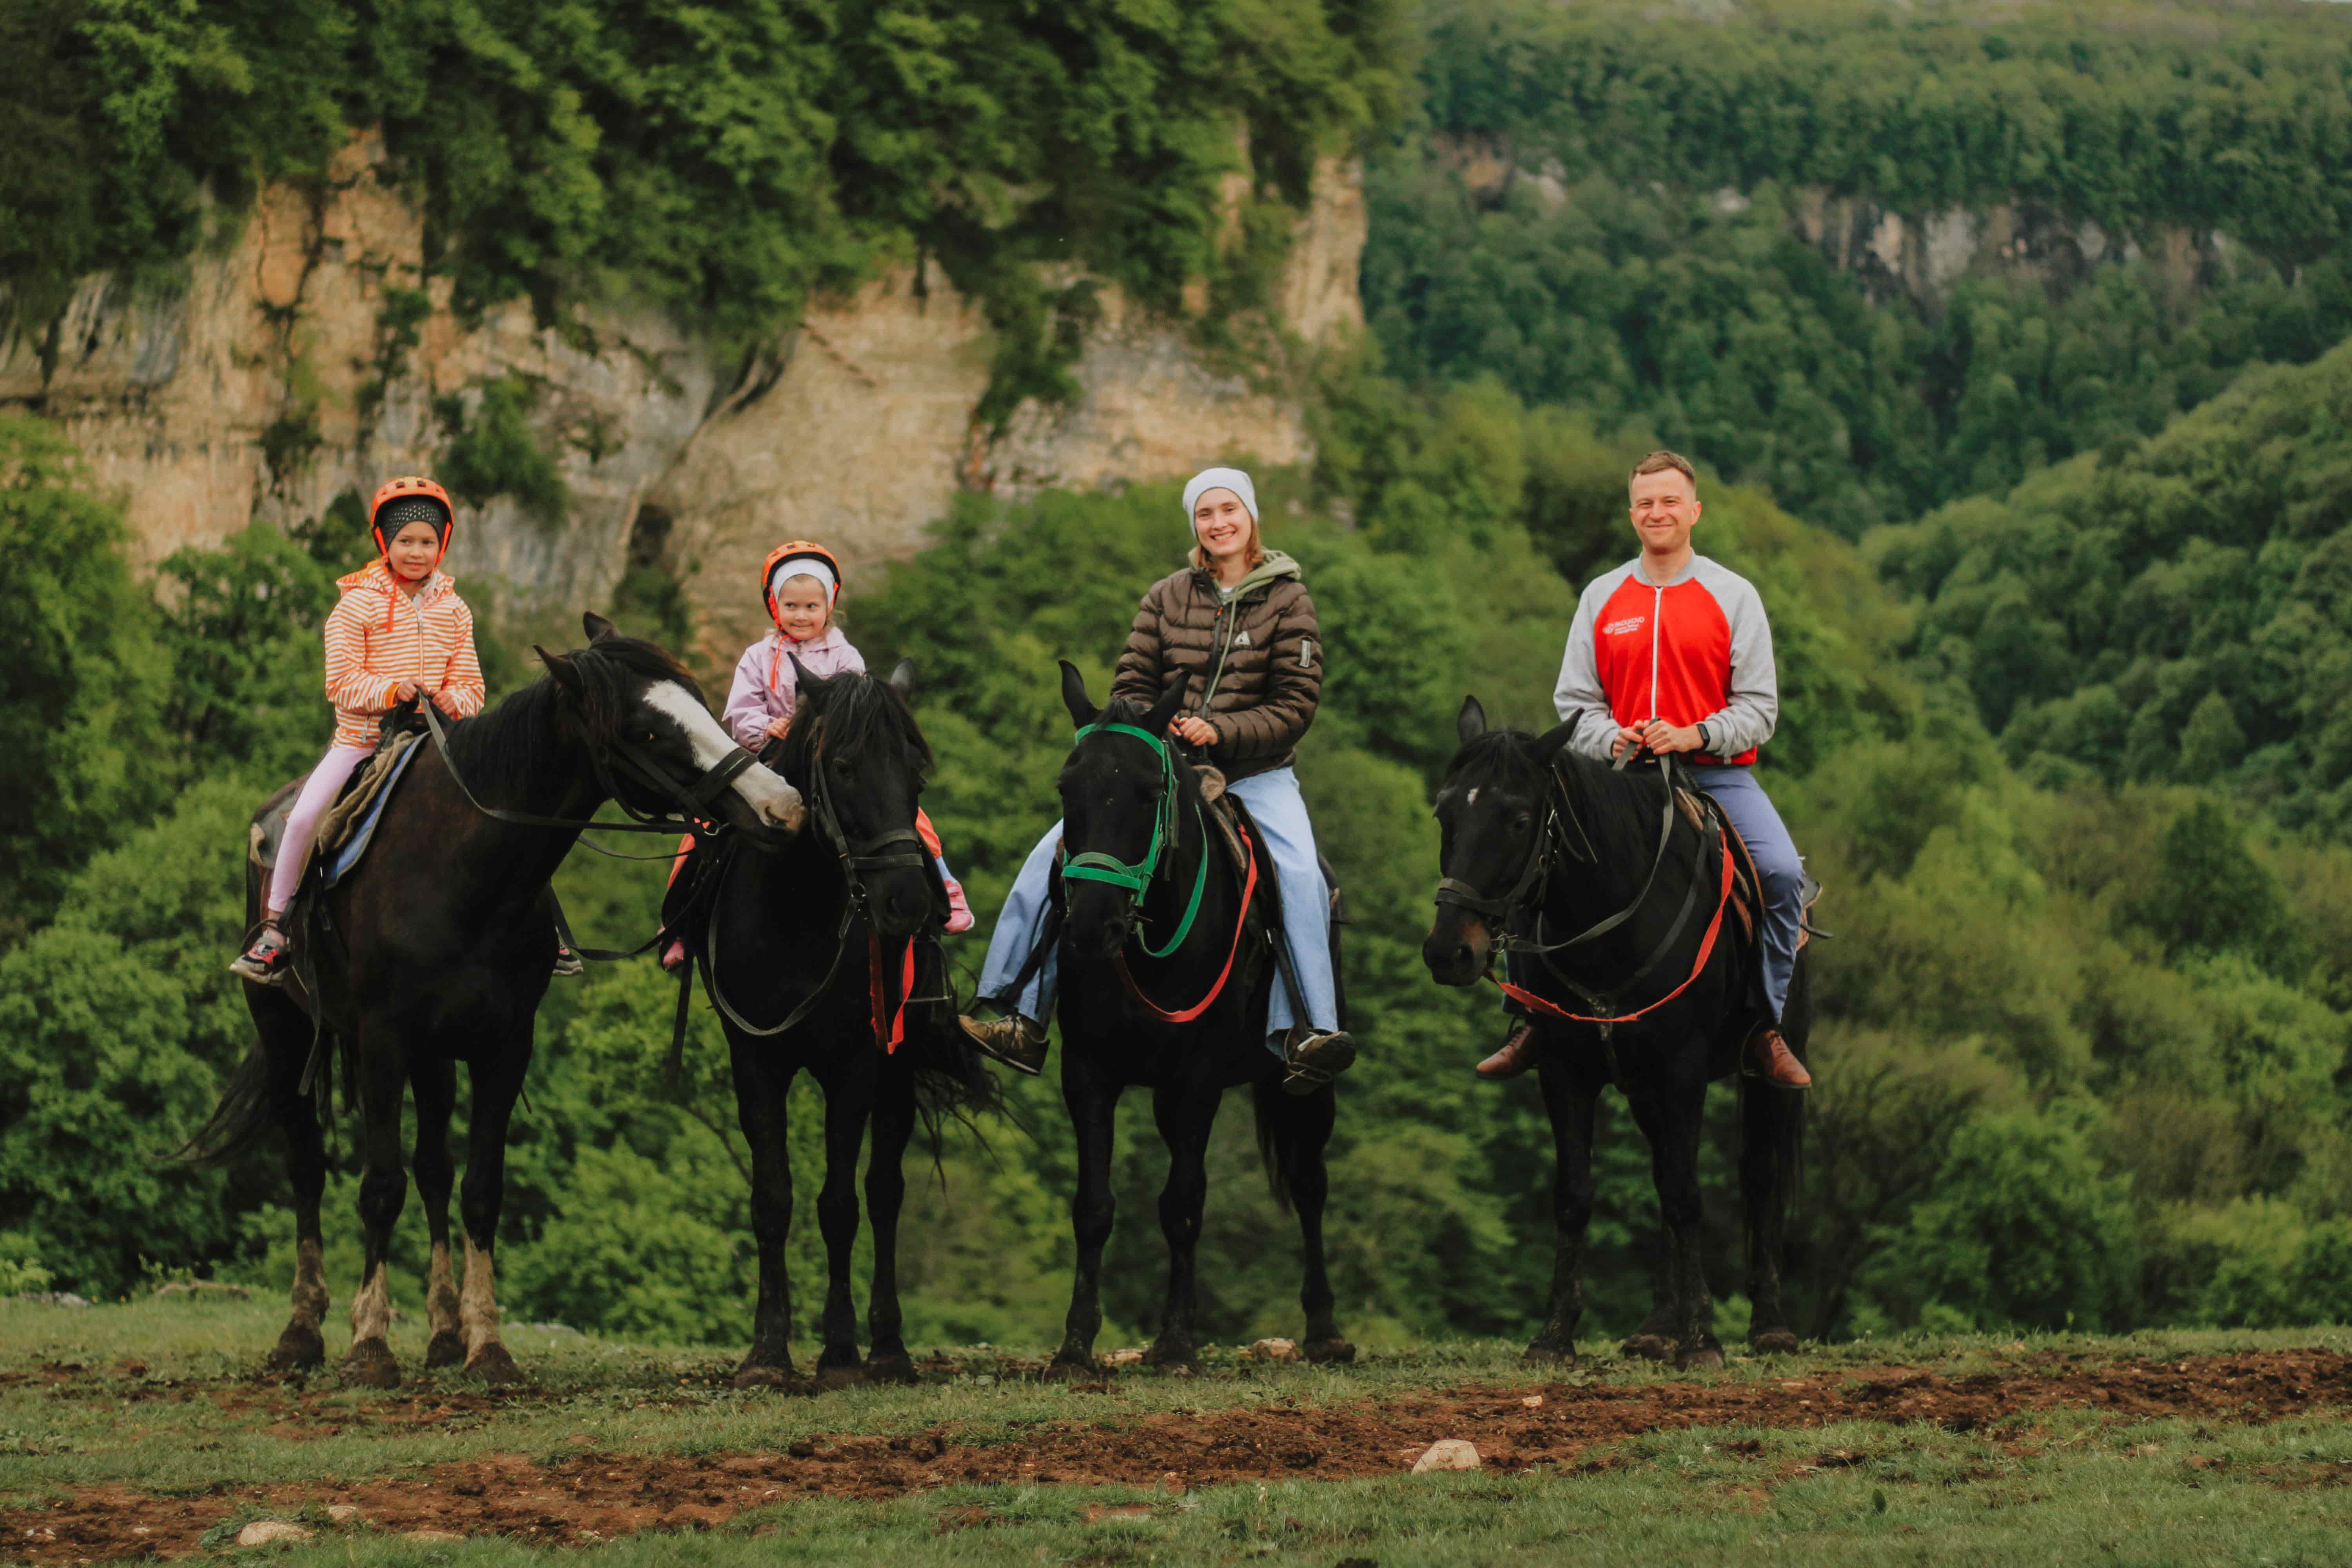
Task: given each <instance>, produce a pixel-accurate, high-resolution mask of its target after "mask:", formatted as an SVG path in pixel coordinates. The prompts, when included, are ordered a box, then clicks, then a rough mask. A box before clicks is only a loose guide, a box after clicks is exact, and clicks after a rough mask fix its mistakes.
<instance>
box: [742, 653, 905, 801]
mask: <svg viewBox="0 0 2352 1568" xmlns="http://www.w3.org/2000/svg"><path fill="white" fill-rule="evenodd" d="M805 695H806V689H805V688H803V696H805ZM811 706H812V707H814V708H815V711H814V713H812V714H810V715H809V716H810V717H811V718H812V719H814V722H813V723H805V724H804V723H800V722H797V721H795V722H794V723H793V726H792V728H791V729H789V730H787V731H784V742H783V748H782V752H780V753H779V754H778V756H777V759H776V760H777V762H778V763H780V764H781V765H782V769H783V773H784V775H785V776H786V777H787V778H795V779H805V778H807V777H808V776H809V768H810V765H811V764H812V763H814V760H815V757H816V751H817V748H818V747H819V746H827V747H834V748H838V749H839V752H840V754H844V755H848V756H858V755H863V754H866V753H869V752H881V753H884V754H889V753H891V752H894V751H895V752H896V754H897V755H898V756H899V757H901V758H903V759H904V760H905V762H906V764H907V766H908V767H909V768H911V769H912V770H913V771H914V773H916V775H917V776H921V775H923V774H926V773H929V772H930V771H931V765H932V762H933V758H932V755H931V745H930V742H929V741H926V740H924V739H923V731H922V727H921V726H920V725H919V724H917V723H916V722H915V715H914V712H913V711H912V710H910V709H908V706H907V704H906V700H904V699H903V698H901V697H900V696H899V695H898V692H897V691H896V690H895V689H892V687H891V685H890V683H889V682H888V681H887V680H882V679H877V678H875V677H874V676H871V675H868V674H866V673H865V672H863V671H856V670H852V671H845V672H844V673H842V674H840V675H836V676H832V677H830V678H827V679H824V697H823V698H822V699H821V700H820V702H819V703H816V704H811Z"/></svg>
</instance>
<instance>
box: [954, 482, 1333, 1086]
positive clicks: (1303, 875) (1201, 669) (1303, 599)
mask: <svg viewBox="0 0 2352 1568" xmlns="http://www.w3.org/2000/svg"><path fill="white" fill-rule="evenodd" d="M1184 512H1185V515H1186V517H1187V518H1189V519H1190V520H1191V522H1192V564H1191V565H1190V566H1188V567H1186V568H1184V569H1183V570H1181V571H1179V572H1174V573H1171V574H1169V575H1168V576H1166V577H1163V578H1161V579H1160V581H1159V582H1157V583H1154V584H1152V585H1151V589H1150V592H1149V593H1147V594H1145V595H1143V603H1142V604H1141V605H1139V607H1138V608H1137V610H1136V612H1135V624H1134V626H1132V627H1131V628H1129V632H1128V634H1127V648H1126V651H1125V652H1123V653H1121V654H1120V655H1119V659H1118V674H1117V675H1116V676H1115V677H1114V678H1113V679H1112V682H1111V695H1112V696H1113V697H1115V698H1125V699H1127V700H1129V701H1130V702H1134V703H1136V704H1139V706H1142V707H1145V708H1149V707H1151V706H1153V705H1154V704H1156V703H1157V702H1158V701H1159V700H1160V697H1161V696H1162V695H1163V694H1164V693H1165V692H1166V691H1167V689H1168V688H1169V685H1170V684H1171V682H1172V681H1174V680H1175V679H1178V678H1179V677H1180V676H1182V675H1187V674H1189V675H1190V676H1191V678H1192V683H1191V686H1190V687H1189V689H1188V692H1187V695H1186V697H1185V700H1184V705H1183V707H1182V709H1181V710H1180V711H1179V712H1178V714H1177V716H1176V717H1175V719H1173V720H1172V721H1171V722H1170V723H1169V726H1168V729H1169V732H1170V733H1171V735H1173V736H1174V737H1175V738H1176V739H1178V740H1181V741H1183V742H1186V743H1187V744H1189V745H1191V746H1192V747H1194V748H1196V749H1198V750H1201V751H1204V752H1206V753H1207V755H1208V758H1209V760H1210V761H1211V762H1213V763H1215V764H1216V765H1217V767H1218V768H1219V769H1220V770H1222V771H1223V773H1224V775H1225V781H1226V785H1227V787H1228V788H1230V789H1231V790H1232V791H1233V793H1234V795H1237V796H1239V797H1240V798H1241V800H1242V801H1243V803H1244V804H1245V805H1247V806H1248V807H1249V811H1250V816H1251V818H1252V819H1253V820H1254V821H1255V823H1256V824H1257V827H1258V832H1259V834H1260V836H1261V837H1263V839H1264V841H1265V848H1266V853H1267V857H1268V858H1270V859H1271V860H1273V862H1274V866H1275V874H1276V879H1277V880H1278V882H1279V884H1280V888H1281V892H1282V914H1283V921H1282V923H1283V936H1284V940H1285V941H1286V942H1287V943H1288V945H1289V948H1290V958H1291V967H1292V969H1293V971H1294V972H1295V973H1297V977H1298V988H1299V990H1300V992H1301V993H1303V996H1302V1000H1303V1002H1304V1005H1305V1010H1306V1013H1307V1016H1306V1017H1305V1018H1303V1019H1301V1018H1298V1017H1297V1016H1295V1011H1296V1010H1295V1009H1294V1007H1293V1006H1292V1003H1291V997H1290V994H1289V988H1288V987H1287V986H1285V985H1281V984H1277V985H1276V986H1275V987H1274V990H1273V995H1272V998H1271V1000H1270V1001H1269V1003H1268V1005H1267V1008H1266V1044H1267V1046H1268V1047H1269V1048H1271V1049H1272V1050H1274V1051H1275V1053H1276V1055H1278V1056H1280V1057H1282V1058H1283V1059H1284V1061H1285V1062H1286V1064H1287V1065H1288V1068H1289V1071H1288V1072H1287V1073H1286V1074H1285V1075H1284V1080H1283V1087H1284V1088H1286V1089H1290V1090H1291V1091H1292V1092H1294V1093H1299V1094H1305V1093H1309V1092H1311V1091H1312V1090H1314V1089H1317V1088H1318V1087H1320V1086H1321V1085H1323V1084H1327V1083H1328V1082H1330V1081H1331V1079H1332V1078H1333V1077H1334V1076H1335V1075H1336V1074H1338V1073H1340V1072H1343V1071H1345V1070H1346V1069H1347V1068H1348V1066H1349V1064H1350V1063H1351V1062H1353V1061H1354V1060H1355V1057H1356V1047H1355V1042H1354V1041H1352V1040H1351V1039H1349V1037H1348V1036H1347V1035H1345V1034H1344V1033H1342V1032H1341V1031H1340V1029H1339V987H1338V985H1337V984H1336V983H1335V979H1334V976H1333V975H1332V973H1331V904H1330V898H1329V894H1328V889H1326V888H1325V887H1324V884H1323V873H1322V869H1321V866H1320V863H1319V862H1318V859H1317V858H1316V853H1315V829H1314V826H1313V825H1312V824H1311V823H1309V822H1308V820H1307V802H1306V800H1305V799H1304V798H1303V797H1302V796H1301V795H1299V793H1298V776H1297V774H1296V773H1293V772H1292V771H1291V765H1290V764H1291V759H1292V756H1293V754H1294V752H1296V750H1297V745H1298V741H1299V737H1301V736H1303V735H1305V734H1306V733H1307V726H1308V725H1309V724H1312V723H1313V722H1314V721H1315V704H1316V701H1317V700H1318V698H1319V697H1320V696H1321V695H1322V689H1323V647H1322V634H1321V632H1320V630H1319V629H1318V626H1317V625H1316V622H1315V601H1314V600H1313V599H1311V598H1309V597H1308V596H1307V586H1306V584H1305V583H1303V582H1302V581H1301V580H1300V574H1299V570H1298V563H1297V562H1296V561H1293V560H1292V559H1291V558H1290V557H1289V556H1287V555H1286V554H1284V553H1283V552H1281V551H1278V550H1276V551H1267V550H1265V549H1263V548H1262V547H1261V546H1260V544H1259V542H1258V526H1257V492H1256V489H1255V486H1253V485H1252V484H1251V482H1250V477H1249V476H1248V475H1247V474H1245V473H1244V472H1242V471H1241V470H1240V469H1239V468H1208V469H1204V470H1203V471H1202V472H1201V473H1199V474H1197V475H1195V476H1194V477H1193V479H1192V483H1190V484H1188V485H1186V486H1185V487H1184ZM1061 837H1062V828H1061V824H1059V823H1055V825H1054V826H1053V828H1052V829H1051V830H1050V831H1049V832H1047V834H1046V835H1045V837H1044V838H1043V839H1041V840H1040V841H1039V842H1038V845H1037V847H1036V848H1035V849H1034V850H1032V851H1031V852H1030V855H1029V858H1028V860H1027V861H1026V862H1025V863H1024V865H1023V866H1022V868H1021V875H1020V876H1019V877H1018V878H1017V879H1015V880H1014V882H1013V890H1012V892H1011V893H1009V894H1007V895H1006V897H1005V900H1004V912H1003V914H1002V915H1001V916H999V917H998V919H997V922H996V931H995V934H994V935H993V936H992V938H991V939H990V942H989V947H988V962H987V963H986V964H985V965H983V966H982V970H981V975H980V987H979V992H980V994H981V995H982V997H984V998H986V999H988V1000H989V1001H991V1002H992V1003H993V1004H994V1005H996V1006H997V1007H998V1009H999V1010H1000V1011H1002V1012H1003V1015H1004V1016H1003V1017H1002V1018H1000V1019H997V1020H995V1021H993V1022H990V1023H981V1022H978V1021H976V1020H974V1019H971V1018H966V1019H964V1020H963V1026H964V1029H965V1031H966V1032H967V1033H968V1034H970V1035H971V1037H972V1040H973V1041H974V1043H975V1044H977V1045H978V1046H979V1047H980V1048H981V1049H982V1050H983V1051H985V1052H986V1053H987V1054H988V1055H990V1056H992V1057H994V1058H996V1059H997V1060H999V1061H1002V1062H1004V1063H1005V1064H1007V1065H1008V1066H1011V1067H1013V1068H1019V1069H1020V1070H1021V1071H1023V1072H1027V1073H1034V1072H1036V1071H1037V1070H1038V1069H1039V1068H1042V1067H1043V1066H1044V1065H1045V1024H1044V1019H1045V1016H1046V1015H1047V1014H1048V1013H1050V1012H1051V1011H1052V1010H1053V997H1054V982H1055V973H1054V969H1055V964H1054V955H1052V954H1050V953H1049V954H1047V955H1046V957H1045V963H1043V965H1042V966H1041V968H1040V971H1039V973H1038V974H1037V976H1036V978H1035V979H1034V981H1033V982H1032V984H1031V985H1030V987H1029V989H1028V990H1026V991H1025V992H1024V993H1023V994H1021V995H1019V996H1011V995H1006V994H1004V993H1006V992H1008V991H1010V990H1011V989H1012V987H1013V982H1014V980H1015V979H1016V978H1017V976H1018V974H1019V973H1020V970H1021V966H1022V964H1023V963H1024V962H1025V961H1026V960H1027V958H1028V956H1029V952H1030V950H1031V949H1032V948H1033V947H1034V945H1035V944H1036V942H1037V936H1038V932H1039V931H1041V930H1042V929H1043V928H1044V922H1045V912H1046V889H1047V885H1048V879H1049V875H1050V872H1051V870H1052V868H1053V863H1054V856H1055V851H1056V850H1057V849H1058V847H1060V843H1061Z"/></svg>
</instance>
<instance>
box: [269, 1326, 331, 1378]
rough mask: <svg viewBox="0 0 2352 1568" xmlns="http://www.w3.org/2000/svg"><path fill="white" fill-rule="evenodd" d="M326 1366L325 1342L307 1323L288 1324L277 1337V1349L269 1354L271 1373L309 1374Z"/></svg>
mask: <svg viewBox="0 0 2352 1568" xmlns="http://www.w3.org/2000/svg"><path fill="white" fill-rule="evenodd" d="M326 1364H327V1342H326V1340H325V1339H324V1338H323V1337H322V1336H321V1335H320V1332H319V1331H318V1330H316V1329H314V1328H312V1327H310V1325H309V1324H307V1323H289V1324H288V1325H287V1326H286V1331H285V1332H284V1333H282V1334H280V1335H278V1348H277V1349H275V1350H273V1351H271V1352H269V1362H268V1366H269V1370H270V1371H272V1372H309V1371H310V1370H311V1369H312V1368H313V1367H320V1366H324V1365H326Z"/></svg>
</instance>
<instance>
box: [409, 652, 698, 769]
mask: <svg viewBox="0 0 2352 1568" xmlns="http://www.w3.org/2000/svg"><path fill="white" fill-rule="evenodd" d="M563 658H564V659H565V661H566V662H567V663H569V664H570V665H571V667H572V672H573V673H574V674H575V675H577V676H578V677H579V679H580V689H581V692H582V695H583V698H584V701H583V709H584V711H583V716H582V717H583V723H584V726H585V729H586V731H587V738H588V742H589V743H590V744H591V745H603V744H604V743H606V742H610V741H612V740H614V738H615V737H616V736H617V734H618V732H619V730H620V728H621V725H622V722H623V720H624V718H625V710H626V709H627V707H628V706H629V704H630V702H631V700H633V699H634V698H635V695H636V693H637V691H638V689H640V688H641V687H642V686H643V685H644V684H645V683H646V682H650V681H656V680H675V681H677V682H678V683H679V684H681V685H683V686H684V687H685V688H686V689H688V691H691V692H692V693H694V700H696V701H698V702H704V703H705V704H706V706H707V705H708V704H707V700H706V699H705V698H704V697H703V695H702V687H701V685H700V684H699V683H698V682H697V681H696V679H694V677H693V675H692V674H691V673H689V672H688V669H687V668H686V667H685V666H684V665H682V664H680V663H678V661H677V659H676V658H672V657H671V656H670V654H669V653H668V652H667V650H666V649H664V648H662V647H657V646H656V645H655V644H653V643H649V642H646V641H644V640H642V639H640V638H637V637H606V638H604V640H603V641H602V642H599V643H596V644H594V645H593V646H591V647H583V648H580V649H578V650H576V651H574V652H572V653H569V654H566V655H564V656H563ZM562 690H563V688H562V687H561V686H560V685H558V684H557V683H556V680H555V678H554V677H553V676H552V675H542V676H541V677H540V678H539V679H537V680H534V681H532V682H531V683H530V685H529V686H526V687H524V688H523V689H521V690H520V691H516V692H513V693H510V694H509V695H508V696H506V697H504V698H501V699H500V700H499V701H498V703H497V704H496V705H495V706H493V707H491V708H490V709H488V710H486V711H484V712H482V713H480V714H478V715H477V716H475V717H474V718H471V719H467V720H463V721H460V722H458V723H456V724H453V725H451V726H450V727H449V755H450V758H451V760H452V761H454V762H455V763H457V768H458V771H459V772H460V773H462V774H463V775H464V777H465V780H466V783H467V784H468V785H469V786H470V787H471V788H472V789H473V790H474V791H475V792H476V793H477V794H485V793H487V794H495V795H505V796H508V797H509V798H512V797H515V796H517V795H521V794H523V793H525V792H526V791H528V790H530V788H531V787H532V786H534V785H535V784H540V783H541V782H543V781H544V780H546V779H547V778H548V777H550V776H551V774H553V773H556V772H558V771H560V770H562V769H563V768H566V767H568V766H570V765H571V763H570V760H569V758H568V757H567V756H566V755H565V749H566V748H565V742H564V738H563V736H562V732H561V731H562V726H561V725H559V724H558V723H557V721H556V706H555V705H556V699H557V698H558V696H559V695H560V694H561V693H562Z"/></svg>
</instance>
